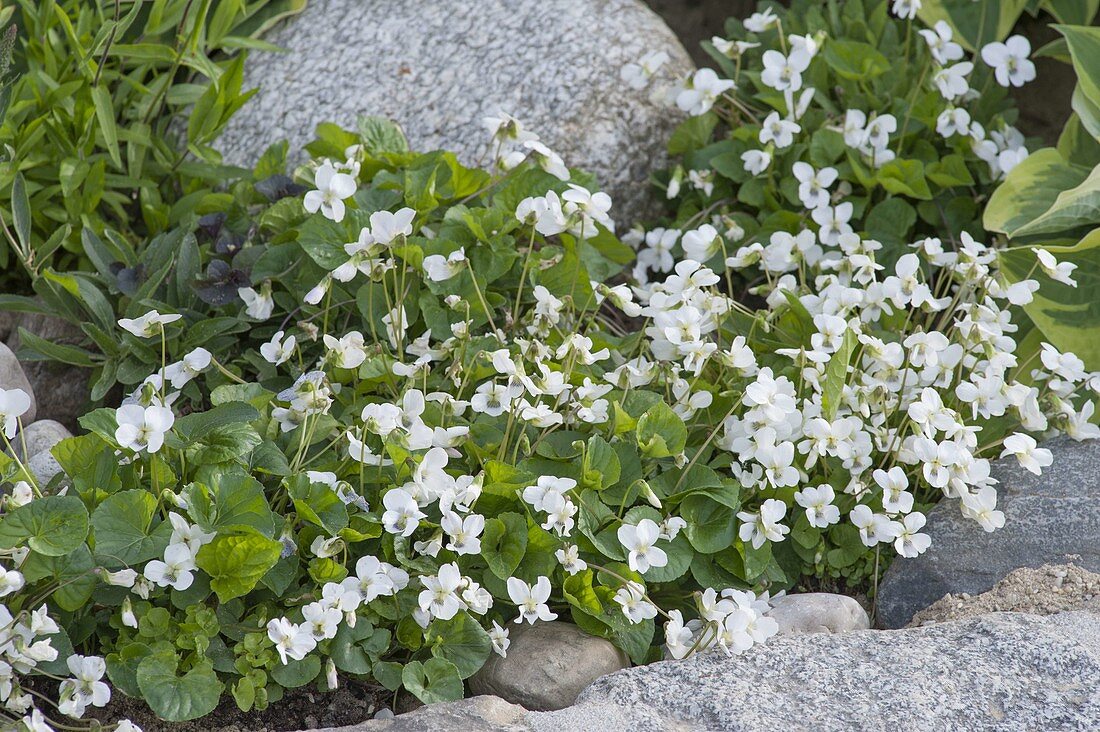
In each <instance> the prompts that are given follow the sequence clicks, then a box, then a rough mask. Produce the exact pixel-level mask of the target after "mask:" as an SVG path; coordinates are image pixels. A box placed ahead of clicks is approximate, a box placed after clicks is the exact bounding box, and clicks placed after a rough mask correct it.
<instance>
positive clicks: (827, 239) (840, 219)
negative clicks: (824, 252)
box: [810, 201, 853, 247]
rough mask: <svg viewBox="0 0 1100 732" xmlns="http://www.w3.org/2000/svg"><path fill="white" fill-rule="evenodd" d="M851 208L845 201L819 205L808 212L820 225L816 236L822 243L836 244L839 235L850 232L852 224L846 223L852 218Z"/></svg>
mask: <svg viewBox="0 0 1100 732" xmlns="http://www.w3.org/2000/svg"><path fill="white" fill-rule="evenodd" d="M852 210H853V207H852V204H851V202H849V201H845V202H844V203H838V204H837V205H836V206H820V207H818V208H815V209H814V210H813V211H812V212H811V213H810V216H811V217H813V220H814V221H815V222H816V223H817V225H818V226H819V227H820V228H819V229H818V231H817V236H818V238H819V239H820V240H821V243H822V244H823V245H825V246H830V247H832V246H836V245H837V244H838V243H839V242H840V237H842V236H844V235H845V234H851V233H852V226H851V224H849V223H848V221H850V220H851V218H852Z"/></svg>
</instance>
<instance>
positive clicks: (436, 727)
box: [318, 696, 530, 732]
mask: <svg viewBox="0 0 1100 732" xmlns="http://www.w3.org/2000/svg"><path fill="white" fill-rule="evenodd" d="M526 713H527V710H525V709H524V708H523V707H519V706H516V705H515V704H509V703H508V702H506V701H504V700H503V699H498V698H497V697H495V696H475V697H471V698H469V699H462V700H461V701H456V702H448V703H446V704H430V705H428V706H425V707H420V708H419V709H416V710H415V711H412V712H409V713H408V714H401V715H398V716H396V717H393V718H391V719H372V720H370V721H368V722H364V723H362V724H356V725H352V726H350V727H340V728H335V727H329V728H326V729H323V730H319V731H318V732H376V731H377V732H444V731H449V730H455V732H458V731H459V730H461V731H462V732H524V731H525V730H529V729H530V728H529V727H528V726H527V725H526V724H524V723H523V717H524V715H525V714H526Z"/></svg>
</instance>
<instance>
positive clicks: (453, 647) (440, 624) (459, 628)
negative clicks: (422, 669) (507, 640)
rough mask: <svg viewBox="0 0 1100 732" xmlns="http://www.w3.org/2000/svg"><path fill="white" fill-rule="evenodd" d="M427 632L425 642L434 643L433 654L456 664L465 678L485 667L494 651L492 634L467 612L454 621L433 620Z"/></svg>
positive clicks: (457, 616) (456, 616) (432, 644)
mask: <svg viewBox="0 0 1100 732" xmlns="http://www.w3.org/2000/svg"><path fill="white" fill-rule="evenodd" d="M425 635H426V638H425V643H426V644H427V645H430V646H432V655H433V656H435V657H436V658H445V659H447V660H448V661H450V662H451V663H453V664H454V666H455V668H456V669H458V675H459V676H461V677H462V678H464V679H467V678H469V677H471V676H473V675H474V673H476V672H477V671H478V669H480V668H481V667H482V666H484V665H485V659H487V658H488V657H489V654H490V653H491V652H492V645H493V644H492V641H491V640H490V639H489V634H488V633H486V632H485V629H484V628H482V627H481V625H480V624H479V623H478V622H477V621H475V620H474V619H473V618H471V617H470V615H469V614H468V613H465V612H461V613H459V614H458V615H455V616H454V617H453V618H451V619H450V620H435V621H433V622H432V624H431V625H429V626H428V629H427V632H426V634H425Z"/></svg>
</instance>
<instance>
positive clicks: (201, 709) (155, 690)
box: [137, 651, 224, 722]
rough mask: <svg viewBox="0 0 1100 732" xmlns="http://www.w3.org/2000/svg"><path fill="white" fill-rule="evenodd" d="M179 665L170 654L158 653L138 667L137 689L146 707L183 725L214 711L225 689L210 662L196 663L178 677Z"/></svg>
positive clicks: (147, 657)
mask: <svg viewBox="0 0 1100 732" xmlns="http://www.w3.org/2000/svg"><path fill="white" fill-rule="evenodd" d="M178 666H179V661H178V659H177V658H176V654H175V653H173V652H172V651H158V652H156V653H153V654H151V655H149V656H146V657H145V658H143V659H142V661H141V663H139V664H138V667H137V683H138V688H139V689H141V694H142V696H143V697H144V698H145V701H146V703H148V704H149V707H150V708H152V710H153V711H154V712H156V714H157V716H158V717H160V718H161V719H164V720H167V721H169V722H186V721H188V720H190V719H198V718H199V717H204V716H206V715H207V714H209V713H210V712H212V711H214V707H216V706H218V700H219V699H220V698H221V694H222V689H223V688H224V687H223V686H222V683H221V682H220V681H218V675H217V674H216V673H214V667H213V665H212V664H211V663H210V661H208V660H203V661H199V662H198V663H196V664H195V666H194V667H192V668H191V670H189V671H187V672H186V673H185V674H183V675H182V676H179V675H177V669H178Z"/></svg>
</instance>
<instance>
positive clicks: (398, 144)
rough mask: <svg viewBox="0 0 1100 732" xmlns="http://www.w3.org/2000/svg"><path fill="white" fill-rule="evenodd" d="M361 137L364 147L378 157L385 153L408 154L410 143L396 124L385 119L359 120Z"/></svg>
mask: <svg viewBox="0 0 1100 732" xmlns="http://www.w3.org/2000/svg"><path fill="white" fill-rule="evenodd" d="M357 126H358V127H359V135H360V137H362V138H363V147H364V148H366V150H367V152H368V153H370V154H371V155H373V156H375V157H377V156H379V155H383V154H385V153H406V152H408V151H409V141H408V140H407V139H405V133H404V132H402V130H401V127H400V126H398V125H397V123H396V122H392V121H390V120H388V119H386V118H385V117H369V116H364V117H360V118H359V119H358V120H357Z"/></svg>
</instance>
